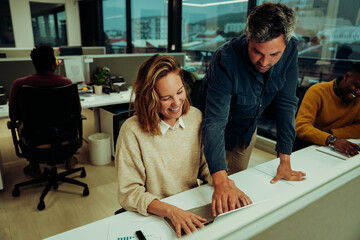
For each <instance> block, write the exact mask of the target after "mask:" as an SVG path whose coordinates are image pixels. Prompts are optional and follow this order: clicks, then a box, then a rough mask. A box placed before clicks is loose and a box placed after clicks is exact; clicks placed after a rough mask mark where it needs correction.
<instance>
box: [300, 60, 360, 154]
mask: <svg viewBox="0 0 360 240" xmlns="http://www.w3.org/2000/svg"><path fill="white" fill-rule="evenodd" d="M359 95H360V63H357V64H355V65H353V66H352V68H351V69H350V70H349V71H348V72H347V73H345V75H344V76H343V77H339V78H337V79H334V80H333V81H330V82H325V83H318V84H315V85H313V86H312V87H310V88H309V90H308V91H307V92H306V94H305V96H304V99H303V101H302V103H301V106H300V108H299V112H298V114H297V117H296V124H295V127H296V132H297V137H298V138H299V139H301V140H303V141H306V142H309V143H311V144H318V145H329V146H332V147H334V148H335V149H336V150H338V151H339V152H341V153H343V154H345V155H347V156H348V157H350V156H354V155H356V154H358V151H360V147H359V145H357V144H354V143H351V142H349V141H347V140H346V139H349V138H353V139H359V138H360V98H358V97H359Z"/></svg>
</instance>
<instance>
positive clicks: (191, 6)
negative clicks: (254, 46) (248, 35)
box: [182, 0, 248, 74]
mask: <svg viewBox="0 0 360 240" xmlns="http://www.w3.org/2000/svg"><path fill="white" fill-rule="evenodd" d="M247 8H248V1H246V0H238V1H219V0H183V9H182V43H183V44H182V49H183V51H185V52H186V55H187V59H186V63H187V64H188V65H189V66H187V67H191V68H192V69H193V70H194V71H195V72H197V73H198V74H203V73H205V72H206V68H207V65H208V62H209V60H210V56H211V52H213V51H215V50H216V49H217V48H218V47H219V46H221V45H222V44H224V43H225V42H227V41H229V40H230V39H231V38H234V37H238V36H240V35H241V34H243V33H244V32H245V27H246V18H247Z"/></svg>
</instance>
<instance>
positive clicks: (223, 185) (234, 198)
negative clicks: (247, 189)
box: [211, 170, 252, 216]
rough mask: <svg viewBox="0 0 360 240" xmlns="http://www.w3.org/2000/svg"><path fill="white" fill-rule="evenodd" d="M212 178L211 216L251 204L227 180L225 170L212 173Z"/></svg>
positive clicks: (243, 194) (242, 193)
mask: <svg viewBox="0 0 360 240" xmlns="http://www.w3.org/2000/svg"><path fill="white" fill-rule="evenodd" d="M212 178H213V184H214V193H213V196H212V205H211V208H212V214H213V216H217V215H219V214H221V213H225V212H228V211H230V210H234V209H236V208H239V207H241V206H246V205H250V204H252V201H251V199H250V198H249V197H248V196H247V195H246V194H245V193H244V192H242V191H241V190H240V189H238V188H237V187H236V185H235V183H234V181H233V180H231V179H229V178H228V176H227V173H226V171H225V170H222V171H219V172H216V173H214V174H213V175H212Z"/></svg>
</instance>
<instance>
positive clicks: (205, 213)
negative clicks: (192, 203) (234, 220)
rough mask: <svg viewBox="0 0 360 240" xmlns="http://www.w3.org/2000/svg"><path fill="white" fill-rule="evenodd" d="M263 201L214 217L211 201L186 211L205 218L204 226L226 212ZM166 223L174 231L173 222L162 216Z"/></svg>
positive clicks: (218, 218) (222, 215) (221, 215)
mask: <svg viewBox="0 0 360 240" xmlns="http://www.w3.org/2000/svg"><path fill="white" fill-rule="evenodd" d="M262 202H264V201H258V202H256V203H253V204H250V205H247V206H244V207H241V208H237V209H234V210H231V211H228V212H226V213H222V214H219V215H218V216H216V217H214V216H213V215H212V211H211V203H209V204H205V205H203V206H200V207H196V208H192V209H188V210H186V211H188V212H192V213H194V214H196V215H198V216H200V217H202V218H205V219H206V222H204V223H203V224H204V225H205V226H206V225H208V224H210V223H212V222H217V221H219V220H220V219H221V218H223V217H224V216H225V215H228V214H232V213H234V212H237V211H241V210H243V209H245V208H248V207H252V206H254V205H257V204H259V203H262ZM164 219H165V221H166V223H167V224H168V225H169V226H170V227H171V228H172V229H173V230H174V231H175V232H176V230H175V226H174V225H173V223H172V222H171V220H170V219H169V218H167V217H165V218H164ZM181 234H185V232H183V231H182V233H181Z"/></svg>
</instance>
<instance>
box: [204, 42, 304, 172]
mask: <svg viewBox="0 0 360 240" xmlns="http://www.w3.org/2000/svg"><path fill="white" fill-rule="evenodd" d="M297 57H298V51H297V40H296V39H295V38H294V37H293V38H292V39H291V40H290V41H289V43H288V44H287V47H286V49H285V52H284V54H283V55H282V57H281V58H280V60H279V61H278V62H277V64H276V65H275V66H273V67H272V68H271V69H270V74H269V77H268V80H267V83H266V86H265V85H264V79H263V77H262V75H261V74H260V73H259V72H258V71H256V70H255V68H254V67H253V65H252V63H251V61H250V59H249V55H248V44H247V42H246V37H245V35H242V36H240V37H238V38H234V39H232V40H230V41H229V42H228V43H226V44H225V45H224V46H222V47H221V48H219V49H218V50H217V51H216V52H215V53H214V54H213V57H212V59H211V63H210V66H209V70H208V72H207V73H206V75H205V77H204V79H203V81H202V84H201V87H200V92H199V99H198V102H197V105H198V107H199V108H200V109H201V111H202V112H203V114H204V121H203V123H202V133H203V138H204V145H205V146H204V153H205V157H206V160H207V162H208V165H209V169H210V172H211V174H213V173H215V172H217V171H220V170H227V167H226V161H225V148H226V149H227V150H232V149H233V148H234V147H235V146H236V144H238V143H239V141H242V142H243V143H244V144H245V146H246V147H247V146H248V145H249V144H250V141H251V137H252V135H253V133H254V131H255V129H256V124H257V121H258V119H259V117H260V116H261V114H262V112H263V111H264V109H265V108H266V107H267V106H268V105H269V104H270V102H271V101H272V100H273V99H274V100H275V105H276V112H275V113H274V114H276V125H277V144H276V149H275V150H276V151H278V152H281V153H285V154H290V153H291V149H292V145H293V142H294V138H295V113H296V109H297V102H298V99H297V97H296V88H297V79H298V64H297Z"/></svg>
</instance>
